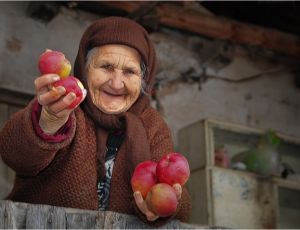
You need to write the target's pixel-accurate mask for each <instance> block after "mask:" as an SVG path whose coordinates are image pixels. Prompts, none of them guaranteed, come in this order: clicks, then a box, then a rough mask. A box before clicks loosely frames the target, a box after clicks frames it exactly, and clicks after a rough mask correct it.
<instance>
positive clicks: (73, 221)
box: [66, 212, 101, 229]
mask: <svg viewBox="0 0 300 230" xmlns="http://www.w3.org/2000/svg"><path fill="white" fill-rule="evenodd" d="M96 217H97V213H96V212H93V213H67V214H66V219H67V222H66V223H67V225H66V228H67V229H87V228H89V229H95V228H96V223H97V221H96ZM100 222H101V221H99V220H98V223H100Z"/></svg>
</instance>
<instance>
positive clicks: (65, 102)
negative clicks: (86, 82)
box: [45, 92, 76, 117]
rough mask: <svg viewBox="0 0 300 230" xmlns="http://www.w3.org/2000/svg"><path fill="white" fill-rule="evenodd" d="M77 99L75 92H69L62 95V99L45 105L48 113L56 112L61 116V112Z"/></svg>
mask: <svg viewBox="0 0 300 230" xmlns="http://www.w3.org/2000/svg"><path fill="white" fill-rule="evenodd" d="M75 99H76V95H75V93H73V92H70V93H68V94H67V95H66V96H64V97H62V98H61V99H60V100H58V101H56V102H55V103H52V104H50V105H48V106H45V107H46V108H45V109H46V110H47V112H48V113H50V114H52V115H54V114H56V115H57V116H58V117H60V114H59V113H60V112H62V111H64V110H68V107H69V105H71V104H72V102H73V101H74V100H75Z"/></svg>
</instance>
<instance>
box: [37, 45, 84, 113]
mask: <svg viewBox="0 0 300 230" xmlns="http://www.w3.org/2000/svg"><path fill="white" fill-rule="evenodd" d="M38 68H39V70H40V73H41V74H57V75H59V77H60V80H58V81H56V82H55V83H53V84H52V85H51V86H50V89H51V90H53V91H55V90H56V87H58V86H63V87H64V88H65V89H66V94H68V93H70V92H73V93H75V95H76V99H75V100H74V101H73V102H72V103H71V104H70V105H69V107H68V108H69V109H73V108H75V107H76V106H77V105H78V104H79V103H80V101H81V99H82V97H83V89H84V87H83V85H82V83H81V82H80V81H79V80H78V79H77V78H76V77H74V76H69V74H70V72H71V69H72V67H71V64H70V61H69V60H68V59H67V58H66V57H65V55H64V54H63V53H62V52H59V51H54V50H50V49H46V51H45V52H44V53H42V54H41V55H40V57H39V59H38Z"/></svg>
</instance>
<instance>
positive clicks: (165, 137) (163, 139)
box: [134, 110, 191, 227]
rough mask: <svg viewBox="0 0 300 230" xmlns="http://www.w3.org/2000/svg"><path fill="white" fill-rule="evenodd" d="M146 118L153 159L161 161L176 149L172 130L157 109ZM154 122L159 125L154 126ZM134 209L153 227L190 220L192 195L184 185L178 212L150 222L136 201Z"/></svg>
mask: <svg viewBox="0 0 300 230" xmlns="http://www.w3.org/2000/svg"><path fill="white" fill-rule="evenodd" d="M146 120H147V121H148V122H145V123H144V125H145V126H146V129H147V128H148V129H152V130H151V132H149V133H150V134H149V140H150V151H151V156H152V160H154V161H159V160H160V158H161V157H162V156H163V155H165V154H167V153H170V152H173V151H174V148H173V141H172V136H171V131H170V129H169V127H168V126H167V124H166V123H165V121H164V120H163V119H162V118H161V117H160V115H159V114H158V112H157V111H154V110H152V113H151V116H150V114H149V116H147V117H145V119H144V121H146ZM154 123H156V124H158V125H155V126H154V125H153V124H154ZM147 126H148V127H147ZM134 209H135V210H136V213H137V215H138V217H139V218H140V219H141V220H142V221H143V222H145V223H147V224H149V225H150V226H153V227H159V226H162V225H164V224H166V223H167V222H168V221H169V220H172V219H178V220H180V221H182V222H188V220H189V214H190V209H191V202H190V195H189V192H188V190H187V188H186V187H184V186H183V188H182V195H181V199H180V200H179V203H178V206H177V210H176V212H175V213H174V214H173V215H172V216H169V217H164V218H161V217H160V218H158V219H157V220H156V221H153V222H150V221H148V220H147V219H146V216H145V215H144V214H143V213H142V212H140V211H139V209H138V207H137V206H136V204H135V202H134Z"/></svg>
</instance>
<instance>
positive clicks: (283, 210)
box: [179, 119, 300, 228]
mask: <svg viewBox="0 0 300 230" xmlns="http://www.w3.org/2000/svg"><path fill="white" fill-rule="evenodd" d="M264 133H265V130H259V129H253V128H249V127H244V126H240V125H236V124H229V123H225V122H221V121H216V120H210V119H207V120H202V121H199V122H196V123H194V124H191V125H190V126H188V127H185V128H183V129H182V130H180V132H179V151H180V152H181V153H182V154H184V155H186V157H187V158H188V160H189V163H190V167H191V177H190V180H189V181H188V184H187V186H188V189H189V191H190V194H191V197H192V201H193V202H192V213H191V222H192V223H197V224H203V225H209V226H216V227H228V228H300V221H299V220H300V202H299V199H300V181H297V180H296V179H293V180H292V179H289V178H286V179H283V178H281V177H280V176H264V175H260V174H256V173H252V172H248V171H240V170H236V169H232V168H230V167H229V168H223V167H218V166H216V165H215V157H214V153H215V150H216V149H217V148H219V147H223V148H225V149H226V150H227V152H228V155H229V157H230V158H232V157H233V156H235V155H236V154H238V153H240V152H242V151H245V150H248V149H250V148H253V147H255V146H256V145H257V143H258V141H259V140H260V138H261V136H262V135H263V134H264ZM277 135H278V136H279V137H280V138H281V140H282V143H281V144H280V146H279V148H278V151H279V154H280V156H281V162H284V163H286V164H288V165H290V166H291V167H292V168H293V169H294V171H295V173H296V174H298V176H299V173H300V167H299V166H300V140H298V139H297V138H292V137H289V136H286V135H284V134H281V133H277ZM296 174H294V175H296Z"/></svg>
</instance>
